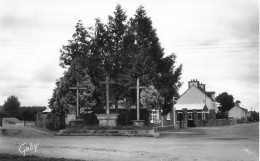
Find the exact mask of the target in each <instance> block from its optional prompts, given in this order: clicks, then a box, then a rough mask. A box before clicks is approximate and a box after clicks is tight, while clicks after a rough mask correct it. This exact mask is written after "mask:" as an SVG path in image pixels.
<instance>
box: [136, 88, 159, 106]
mask: <svg viewBox="0 0 260 161" xmlns="http://www.w3.org/2000/svg"><path fill="white" fill-rule="evenodd" d="M140 96H141V104H142V105H143V106H144V107H146V108H147V109H148V110H160V109H161V104H162V103H163V100H162V97H161V96H160V94H159V92H158V91H157V90H156V89H155V88H154V86H150V87H148V88H146V89H144V90H142V92H141V95H140Z"/></svg>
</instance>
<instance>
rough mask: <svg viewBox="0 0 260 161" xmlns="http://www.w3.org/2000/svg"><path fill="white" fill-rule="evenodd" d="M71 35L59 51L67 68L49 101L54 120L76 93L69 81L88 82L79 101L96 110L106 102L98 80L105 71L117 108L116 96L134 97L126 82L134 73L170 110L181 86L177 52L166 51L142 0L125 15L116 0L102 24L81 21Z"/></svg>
mask: <svg viewBox="0 0 260 161" xmlns="http://www.w3.org/2000/svg"><path fill="white" fill-rule="evenodd" d="M72 37H73V39H72V40H69V42H68V45H64V46H63V48H62V50H61V56H60V65H61V67H63V68H64V69H66V70H68V71H67V72H65V74H64V76H63V77H62V78H60V79H59V80H58V81H57V83H56V84H57V87H56V88H55V89H54V93H53V96H52V98H51V99H50V101H49V105H50V107H51V108H52V109H53V114H54V115H56V117H59V118H60V119H58V120H63V117H64V116H65V115H66V114H67V113H69V112H71V111H73V109H75V102H76V98H75V96H76V94H75V91H72V90H70V89H69V87H71V86H75V85H76V84H77V83H79V84H81V85H83V86H84V87H86V88H88V90H81V93H80V97H81V98H84V99H81V100H80V107H87V108H89V109H93V110H94V111H95V112H100V111H101V109H102V108H103V107H104V105H105V86H104V85H102V84H101V82H102V81H104V80H105V76H107V75H109V76H110V78H111V79H112V80H114V81H115V82H116V84H115V85H111V88H110V89H111V92H110V95H111V96H110V99H111V103H113V104H115V107H116V110H117V107H118V105H117V102H118V100H120V99H124V98H128V97H135V92H133V90H130V89H129V87H130V86H136V78H140V83H141V85H144V86H147V87H149V86H151V85H153V86H155V88H156V89H157V90H158V92H159V93H160V96H161V97H163V99H164V103H163V104H162V106H161V107H162V109H163V111H164V112H165V113H167V112H169V111H170V110H171V107H172V104H173V97H174V96H178V89H179V87H180V86H181V83H180V76H181V70H182V66H181V65H180V66H179V67H176V66H175V61H176V55H175V54H171V55H169V56H165V55H164V50H163V48H162V47H161V45H160V42H159V38H158V36H157V34H156V30H155V29H154V28H153V26H152V21H151V19H150V18H149V17H148V16H147V15H146V11H145V9H144V7H143V6H140V7H139V8H138V9H137V11H136V14H135V15H134V17H132V18H130V19H129V20H127V16H126V13H125V11H124V10H123V9H122V7H121V6H120V5H117V6H116V9H115V11H114V12H113V15H110V16H108V23H106V24H104V23H102V22H101V20H100V19H96V24H95V26H94V27H89V28H85V27H84V26H83V24H82V22H81V21H79V22H78V23H77V25H76V31H75V33H74V34H73V36H72ZM84 81H85V82H84ZM84 91H85V92H86V95H84V94H83V93H84Z"/></svg>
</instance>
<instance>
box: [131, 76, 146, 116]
mask: <svg viewBox="0 0 260 161" xmlns="http://www.w3.org/2000/svg"><path fill="white" fill-rule="evenodd" d="M135 88H136V115H137V120H140V109H139V102H140V96H139V94H140V93H139V90H140V89H143V88H145V86H139V78H137V81H136V87H130V89H135Z"/></svg>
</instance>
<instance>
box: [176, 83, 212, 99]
mask: <svg viewBox="0 0 260 161" xmlns="http://www.w3.org/2000/svg"><path fill="white" fill-rule="evenodd" d="M193 86H194V87H195V88H197V89H198V90H199V91H201V92H202V93H203V94H205V96H206V97H208V98H209V99H210V100H212V101H214V100H213V99H212V98H211V97H210V96H208V94H207V92H206V91H205V90H203V89H202V88H200V87H197V86H195V85H192V86H191V87H193ZM191 87H190V88H191ZM190 88H188V89H187V90H186V91H185V92H184V93H183V94H182V95H181V96H180V97H179V98H178V99H180V98H181V97H182V96H183V95H184V94H185V93H187V92H188V91H189V89H190ZM178 99H177V101H178Z"/></svg>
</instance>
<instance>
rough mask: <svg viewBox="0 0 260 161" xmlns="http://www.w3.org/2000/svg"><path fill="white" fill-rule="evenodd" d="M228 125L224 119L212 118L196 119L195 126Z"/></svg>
mask: <svg viewBox="0 0 260 161" xmlns="http://www.w3.org/2000/svg"><path fill="white" fill-rule="evenodd" d="M226 125H229V124H228V121H227V120H226V119H212V120H197V121H196V127H207V126H226Z"/></svg>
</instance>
